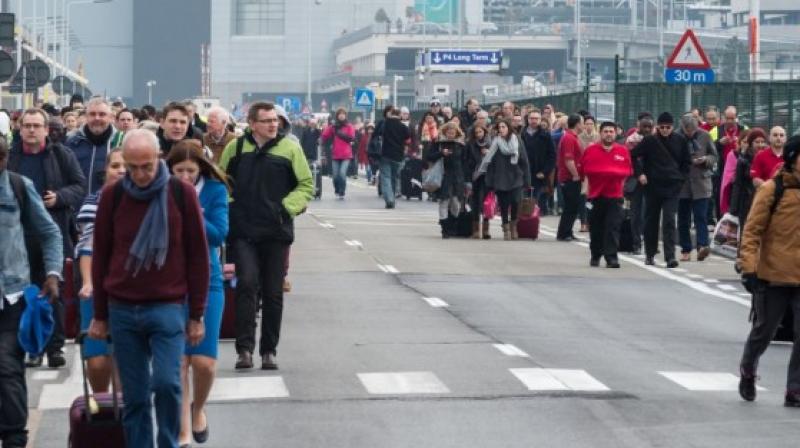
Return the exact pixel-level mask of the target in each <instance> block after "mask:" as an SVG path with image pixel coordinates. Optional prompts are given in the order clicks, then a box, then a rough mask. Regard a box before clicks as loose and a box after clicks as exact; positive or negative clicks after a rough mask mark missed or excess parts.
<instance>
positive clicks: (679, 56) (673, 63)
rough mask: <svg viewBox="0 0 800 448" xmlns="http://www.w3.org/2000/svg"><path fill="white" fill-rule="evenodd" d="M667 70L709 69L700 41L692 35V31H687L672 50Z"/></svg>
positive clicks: (709, 65) (709, 64)
mask: <svg viewBox="0 0 800 448" xmlns="http://www.w3.org/2000/svg"><path fill="white" fill-rule="evenodd" d="M667 68H697V69H708V68H711V63H710V62H709V61H708V57H707V56H706V52H705V51H704V50H703V47H702V46H700V41H698V40H697V36H695V35H694V31H692V30H691V28H690V29H687V30H686V32H685V33H683V36H681V40H679V41H678V45H676V46H675V49H674V50H672V56H670V57H669V59H667Z"/></svg>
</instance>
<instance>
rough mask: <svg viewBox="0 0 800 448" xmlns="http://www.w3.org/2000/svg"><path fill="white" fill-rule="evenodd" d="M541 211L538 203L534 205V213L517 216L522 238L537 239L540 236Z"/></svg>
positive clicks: (519, 233)
mask: <svg viewBox="0 0 800 448" xmlns="http://www.w3.org/2000/svg"><path fill="white" fill-rule="evenodd" d="M540 215H541V211H540V209H539V206H538V205H534V206H533V213H531V214H530V215H528V216H523V215H519V216H518V217H517V234H518V235H519V237H520V238H522V239H531V240H535V239H537V238H539V221H540Z"/></svg>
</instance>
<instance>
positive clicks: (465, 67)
mask: <svg viewBox="0 0 800 448" xmlns="http://www.w3.org/2000/svg"><path fill="white" fill-rule="evenodd" d="M502 60H503V52H502V51H500V50H454V49H441V50H431V51H430V55H429V58H428V62H429V64H430V68H431V70H433V71H443V72H444V71H472V72H491V71H498V70H500V62H501V61H502Z"/></svg>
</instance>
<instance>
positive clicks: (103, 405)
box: [67, 333, 125, 448]
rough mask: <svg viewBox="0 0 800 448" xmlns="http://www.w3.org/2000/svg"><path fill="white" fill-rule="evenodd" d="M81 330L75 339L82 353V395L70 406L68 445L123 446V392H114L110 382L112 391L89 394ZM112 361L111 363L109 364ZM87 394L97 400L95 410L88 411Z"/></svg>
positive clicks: (114, 386) (74, 446) (79, 446)
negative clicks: (94, 411) (93, 411)
mask: <svg viewBox="0 0 800 448" xmlns="http://www.w3.org/2000/svg"><path fill="white" fill-rule="evenodd" d="M84 337H86V334H85V333H83V334H81V335H79V336H78V338H76V340H75V342H77V343H78V346H79V349H80V353H81V372H82V373H83V395H81V396H80V397H78V398H76V399H75V401H73V402H72V406H71V407H70V408H69V442H68V444H67V446H68V447H70V448H83V447H98V446H107V447H114V448H125V433H124V431H123V429H122V406H123V405H122V393H120V392H117V390H116V385H115V384H114V381H112V382H111V383H112V386H111V388H112V389H111V390H112V393H99V394H94V393H93V394H89V384H88V381H87V380H86V359H85V358H84V357H83V339H84ZM112 364H113V363H112ZM90 397H92V398H93V399H94V401H95V402H97V408H98V410H97V412H96V413H91V412H89V405H88V404H87V403H88V402H89V399H90Z"/></svg>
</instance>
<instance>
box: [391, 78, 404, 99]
mask: <svg viewBox="0 0 800 448" xmlns="http://www.w3.org/2000/svg"><path fill="white" fill-rule="evenodd" d="M404 79H405V78H403V77H402V76H400V75H394V86H393V89H392V101H393V102H394V104H398V105H399V104H400V102H399V101H398V99H397V81H402V80H404Z"/></svg>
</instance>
